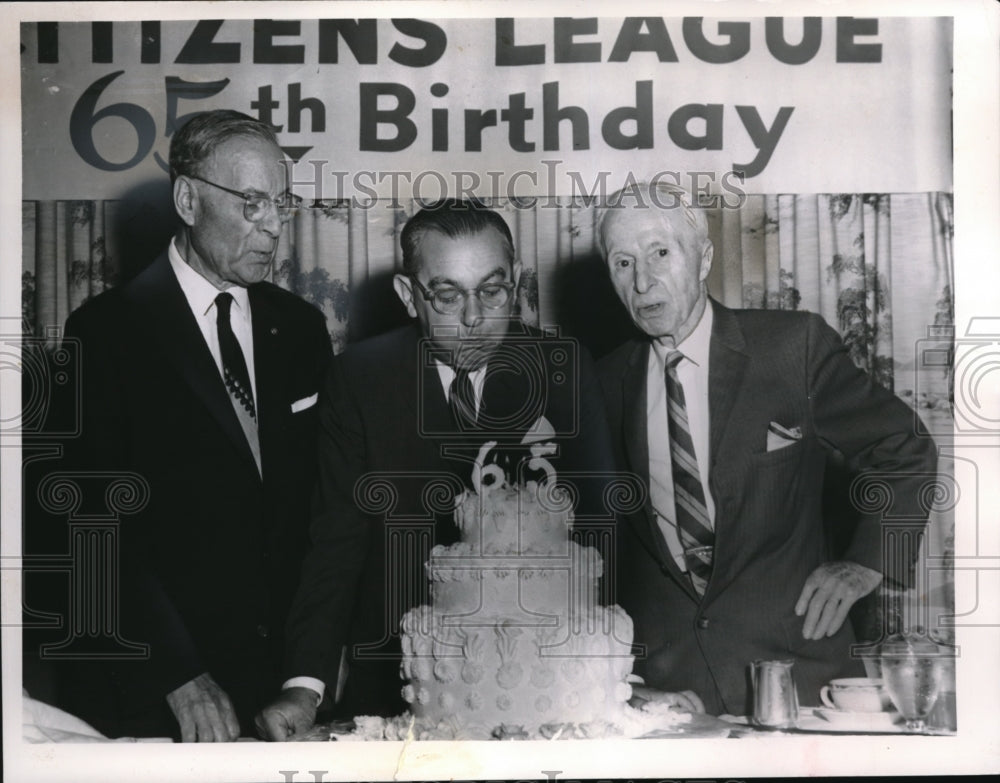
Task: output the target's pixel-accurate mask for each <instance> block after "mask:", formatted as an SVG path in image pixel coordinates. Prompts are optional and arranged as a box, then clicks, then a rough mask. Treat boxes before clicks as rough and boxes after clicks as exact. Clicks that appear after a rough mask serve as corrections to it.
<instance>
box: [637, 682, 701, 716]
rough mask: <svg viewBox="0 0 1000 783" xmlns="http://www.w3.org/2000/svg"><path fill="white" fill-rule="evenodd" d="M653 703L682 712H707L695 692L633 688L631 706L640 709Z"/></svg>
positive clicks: (639, 686) (643, 687)
mask: <svg viewBox="0 0 1000 783" xmlns="http://www.w3.org/2000/svg"><path fill="white" fill-rule="evenodd" d="M647 702H653V703H654V704H665V705H666V706H668V707H672V708H674V709H675V710H678V711H680V712H698V713H704V712H705V705H704V704H702V701H701V699H700V698H698V694H697V693H695V692H694V691H680V692H678V693H671V692H669V691H657V690H653V689H652V688H647V687H646V686H645V685H633V686H632V698H631V699H629V702H628V703H629V706H631V707H635V708H636V709H639V708H641V707H642V705H643V704H645V703H647Z"/></svg>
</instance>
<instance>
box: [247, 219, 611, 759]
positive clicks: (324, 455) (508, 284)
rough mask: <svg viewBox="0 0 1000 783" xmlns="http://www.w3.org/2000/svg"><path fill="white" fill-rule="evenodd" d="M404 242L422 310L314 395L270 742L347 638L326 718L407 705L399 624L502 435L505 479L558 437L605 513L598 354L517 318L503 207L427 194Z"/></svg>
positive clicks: (283, 732) (564, 466)
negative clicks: (291, 600) (311, 465)
mask: <svg viewBox="0 0 1000 783" xmlns="http://www.w3.org/2000/svg"><path fill="white" fill-rule="evenodd" d="M401 245H402V255H403V265H402V271H401V272H400V273H399V274H397V275H396V277H395V279H394V285H395V290H396V293H397V295H398V296H399V299H400V300H401V302H402V303H403V306H404V307H405V308H406V311H407V312H408V313H409V315H410V316H411V317H412V318H414V319H415V323H412V324H411V325H410V326H407V327H404V328H402V329H399V330H396V331H393V332H389V333H387V334H384V335H381V336H379V337H376V338H373V339H371V340H367V341H364V342H361V343H358V344H355V345H353V346H350V347H348V349H347V350H346V351H345V352H344V353H343V354H341V355H339V356H338V357H337V358H336V359H335V361H334V364H333V368H332V370H331V373H330V376H329V380H328V383H327V386H326V389H325V392H324V395H322V398H321V401H320V415H319V418H320V428H321V432H320V436H319V437H320V446H319V452H320V468H319V470H320V477H319V481H318V484H317V495H316V502H315V503H314V506H313V520H312V526H311V530H310V533H311V537H312V542H313V546H312V548H311V550H310V553H309V554H308V555H307V557H306V562H305V566H304V568H303V577H302V582H301V585H300V587H299V592H298V594H297V597H296V601H295V604H294V607H293V610H292V614H291V618H290V621H289V628H288V650H289V651H288V664H287V667H286V672H287V674H288V675H289V680H288V681H287V682H286V683H285V689H284V690H283V691H282V693H281V695H280V696H279V697H278V699H276V701H275V702H274V704H273V705H271V706H270V707H269V708H267V709H266V710H265V711H264V712H263V713H262V714H261V716H260V717H259V718H258V721H257V722H258V730H259V731H260V733H261V735H262V736H265V737H267V738H269V739H272V740H285V739H288V738H290V737H292V738H294V736H295V735H300V734H301V733H302V732H304V731H306V730H307V729H309V728H310V727H311V726H312V725H313V722H314V721H315V716H316V711H317V704H318V703H319V701H320V698H321V697H322V695H323V693H324V692H325V691H333V690H335V689H336V686H337V683H338V680H339V679H340V678H339V677H338V668H339V667H338V664H339V663H340V661H341V650H342V649H343V648H346V650H347V656H346V659H347V667H346V670H347V674H346V681H345V684H344V688H343V694H342V696H341V698H340V699H339V700H337V699H336V696H335V694H334V693H330V696H331V697H333V698H331V701H333V700H337V702H338V703H337V709H336V712H337V713H339V714H340V715H341V716H344V717H349V716H353V715H373V714H374V715H383V716H392V715H398V714H400V713H402V712H404V711H405V710H406V708H407V704H406V703H405V702H404V701H403V699H402V698H401V696H400V689H401V687H402V685H403V683H402V682H401V680H400V675H399V666H400V657H401V650H400V640H399V635H398V632H399V627H398V626H399V621H400V619H401V617H402V616H403V614H404V613H405V612H406V611H407V610H408V609H410V608H411V607H413V606H417V605H421V604H428V603H430V597H429V595H428V587H427V582H426V576H425V570H424V563H425V561H426V560H427V559H428V556H429V554H430V548H431V547H432V546H434V545H438V544H442V545H448V544H451V543H453V542H455V541H457V540H458V530H457V529H456V527H455V525H454V520H453V512H454V497H455V495H456V494H457V493H458V492H460V491H461V490H462V489H463V487H464V486H465V484H466V482H468V481H469V477H470V474H471V472H472V466H473V461H474V459H475V457H476V454H477V452H478V450H479V447H480V446H481V445H482V443H483V442H484V441H489V440H493V441H496V442H497V443H498V447H497V450H496V451H497V452H498V453H499V455H500V457H499V460H500V462H501V464H502V465H503V466H504V467H505V468H506V469H507V473H508V476H509V477H510V479H511V480H513V481H516V480H517V478H518V476H517V474H516V470H517V465H518V464H519V462H520V461H521V458H522V457H523V454H524V453H525V452H526V451H527V450H528V447H527V446H526V444H528V443H530V442H532V441H539V440H551V441H552V442H554V443H555V444H556V446H557V448H558V453H557V454H555V455H553V456H552V457H551V459H552V461H553V462H554V464H555V465H556V468H557V470H558V471H559V474H560V477H561V478H563V479H566V480H567V481H569V482H571V483H575V485H576V488H577V490H578V491H579V494H580V497H579V502H578V504H577V519H578V521H581V520H582V519H583V518H584V517H585V516H586V512H587V511H588V510H589V511H592V512H595V513H598V514H599V513H600V512H601V510H602V504H601V501H600V498H599V497H597V498H595V497H594V496H595V495H598V496H599V492H596V488H597V485H596V481H595V484H594V485H591V484H590V483H589V481H590V480H594V478H595V476H600V475H604V476H607V475H608V474H609V473H610V470H611V465H610V462H608V459H609V455H610V442H609V437H608V433H607V427H606V423H605V420H604V413H603V409H602V402H601V397H600V391H599V387H598V386H597V384H596V377H595V375H594V371H593V369H592V364H591V362H590V359H589V357H588V356H587V355H586V353H585V351H584V350H583V349H582V348H578V347H577V346H576V344H575V342H573V341H570V340H566V339H557V338H554V337H543V336H542V335H541V334H540V333H539V332H537V331H535V330H532V329H529V328H527V327H526V326H525V325H524V324H523V323H522V322H521V321H520V320H519V319H518V318H517V317H516V315H515V314H514V313H515V292H516V285H517V282H518V275H519V272H520V264H518V263H517V261H516V259H515V256H514V245H513V241H512V238H511V232H510V229H509V228H508V227H507V224H506V222H505V221H504V219H503V217H502V216H501V215H500V214H499V213H497V212H494V211H492V210H490V209H487V208H485V207H483V206H480V205H478V204H477V203H474V202H468V201H456V200H450V201H444V202H441V203H437V204H433V205H430V206H428V207H426V208H424V209H423V210H421V211H419V212H418V213H417V214H415V215H414V216H413V217H412V218H411V219H410V220H409V221H408V222H407V224H406V226H405V227H404V228H403V232H402V235H401ZM584 473H586V474H588V477H589V478H588V480H587V481H583V480H581V476H582V474H584ZM380 498H381V499H384V500H385V502H384V503H383V502H380Z"/></svg>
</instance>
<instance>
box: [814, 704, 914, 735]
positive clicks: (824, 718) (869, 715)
mask: <svg viewBox="0 0 1000 783" xmlns="http://www.w3.org/2000/svg"><path fill="white" fill-rule="evenodd" d="M813 714H814V715H815V718H812V719H810V718H809V717H804V718H803V719H802V720H801V721H800V722H799V728H801V729H804V730H813V731H816V730H826V731H879V732H882V731H885V732H897V731H902V730H903V727H902V725H901V724H899V723H897V721H899V713H898V712H896V711H892V712H848V711H847V710H832V709H829V708H827V707H816V708H815V709H814V710H813Z"/></svg>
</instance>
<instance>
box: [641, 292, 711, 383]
mask: <svg viewBox="0 0 1000 783" xmlns="http://www.w3.org/2000/svg"><path fill="white" fill-rule="evenodd" d="M714 320H715V314H714V313H713V312H712V303H711V302H710V301H707V300H706V302H705V311H704V312H703V313H702V314H701V318H700V319H699V321H698V324H697V326H695V328H694V330H693V331H692V332H691V334H689V335H688V336H687V338H686V339H685V340H684V341H683V342H682V343H681V344H680V345H678V346H677V350H678V351H680V352H681V353H682V354H684V358H685V359H687V360H688V361H690V362H692V363H693V364H695V365H697V366H698V367H701V368H706V367H708V355H709V350H710V349H711V345H712V323H713V321H714ZM653 350H654V351H655V352H656V356H657V358H658V359H659V360H660V362H661V363H663V362H664V361H666V357H667V352H668V351H669V350H670V349H669V348H667V347H666V346H664V345H661V344H660V343H659V341H657V340H653Z"/></svg>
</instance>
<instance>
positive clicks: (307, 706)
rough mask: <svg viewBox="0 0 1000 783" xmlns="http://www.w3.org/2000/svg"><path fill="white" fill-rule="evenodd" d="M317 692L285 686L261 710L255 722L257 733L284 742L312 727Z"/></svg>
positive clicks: (267, 738) (271, 739) (262, 736)
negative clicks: (276, 696)
mask: <svg viewBox="0 0 1000 783" xmlns="http://www.w3.org/2000/svg"><path fill="white" fill-rule="evenodd" d="M317 701H318V699H317V694H316V692H315V691H313V690H311V689H309V688H286V689H285V690H283V691H282V692H281V695H280V696H279V697H278V698H277V699H275V700H274V701H273V702H271V703H270V704H269V705H268V706H266V707H265V708H264V709H263V710H261V711H260V712H259V713H258V715H257V718H256V720H255V723H256V724H257V734H259V735H260V737H261V738H262V739H266V740H270V741H271V742H284V741H285V740H289V739H292V738H293V737H294V736H295V735H296V734H301V733H303V732H306V731H308V730H309V729H311V728H312V727H313V724H314V723H315V722H316V707H317V706H318V705H317V703H316V702H317Z"/></svg>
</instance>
